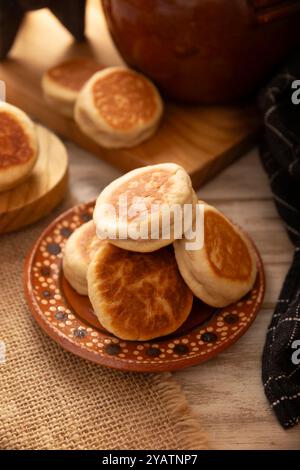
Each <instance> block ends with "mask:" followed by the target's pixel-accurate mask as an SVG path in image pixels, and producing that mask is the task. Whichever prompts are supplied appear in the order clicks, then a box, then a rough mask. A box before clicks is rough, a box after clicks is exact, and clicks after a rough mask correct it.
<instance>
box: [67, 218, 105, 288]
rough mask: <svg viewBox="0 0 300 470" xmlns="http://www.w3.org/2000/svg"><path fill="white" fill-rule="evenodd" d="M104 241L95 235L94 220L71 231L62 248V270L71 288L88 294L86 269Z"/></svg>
mask: <svg viewBox="0 0 300 470" xmlns="http://www.w3.org/2000/svg"><path fill="white" fill-rule="evenodd" d="M103 243H104V241H103V240H100V239H99V238H98V237H96V229H95V225H94V222H93V221H92V220H91V221H89V222H86V223H85V224H83V225H81V226H80V227H79V228H78V229H76V230H75V232H73V233H72V235H71V236H70V238H69V239H68V241H67V243H66V245H65V248H64V257H63V272H64V276H65V278H66V279H67V281H68V282H69V284H71V286H72V287H73V289H75V290H76V292H78V293H79V294H81V295H87V294H88V287H87V270H88V266H89V264H90V261H91V259H92V257H93V256H94V254H95V253H96V252H97V250H98V248H99V247H100V246H101V244H103Z"/></svg>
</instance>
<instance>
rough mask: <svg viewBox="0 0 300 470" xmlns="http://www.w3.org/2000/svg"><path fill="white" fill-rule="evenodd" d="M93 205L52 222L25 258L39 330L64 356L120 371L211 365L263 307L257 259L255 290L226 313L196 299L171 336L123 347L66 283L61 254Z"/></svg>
mask: <svg viewBox="0 0 300 470" xmlns="http://www.w3.org/2000/svg"><path fill="white" fill-rule="evenodd" d="M93 208H94V203H88V204H83V205H80V206H76V207H74V208H72V209H71V210H69V211H67V212H64V213H63V214H62V215H61V216H59V217H58V218H57V219H55V220H54V221H53V222H52V223H51V224H50V225H49V226H48V227H47V228H46V230H45V231H44V232H43V233H42V234H41V236H40V237H39V239H38V240H37V242H36V243H35V245H34V247H33V248H32V250H31V252H30V253H29V255H28V257H27V260H26V265H25V275H24V286H25V295H26V298H27V302H28V304H29V307H30V310H31V313H32V314H33V316H34V318H35V319H36V320H37V322H38V324H39V325H40V326H41V328H42V329H43V330H44V331H45V332H46V333H47V334H48V335H49V336H50V337H51V338H52V339H54V341H56V342H57V343H59V344H60V345H61V346H62V347H64V348H65V349H67V350H68V351H70V352H72V353H74V354H76V355H78V356H80V357H83V358H85V359H88V360H90V361H93V362H96V363H98V364H101V365H104V366H108V367H113V368H116V369H121V370H129V371H138V372H161V371H167V370H168V371H169V370H176V369H181V368H184V367H189V366H192V365H195V364H199V363H201V362H204V361H206V360H207V359H210V358H211V357H213V356H216V355H217V354H219V353H220V352H221V351H224V349H227V348H228V347H230V346H231V345H232V344H233V343H234V342H235V341H236V340H237V339H238V338H240V337H241V336H242V335H243V334H244V333H245V332H246V331H247V329H248V328H249V326H250V325H251V323H252V322H253V321H254V319H255V317H256V315H257V313H258V311H259V309H260V307H261V304H262V301H263V297H264V291H265V278H264V270H263V265H262V261H261V258H260V256H259V254H258V252H257V250H256V248H255V251H256V256H257V265H258V274H257V278H256V281H255V284H254V286H253V289H252V290H251V291H250V292H249V293H248V294H247V295H246V296H245V297H244V298H243V299H241V300H240V301H239V302H237V303H235V304H232V305H230V306H229V307H226V308H220V309H216V308H213V307H209V306H208V305H206V304H204V303H203V302H201V301H199V300H198V299H194V304H193V308H192V312H191V314H190V315H189V318H188V319H187V321H186V322H185V323H184V325H182V326H181V327H180V328H179V329H178V330H177V331H176V332H175V333H173V334H172V335H170V336H167V337H164V338H158V339H155V340H152V341H123V340H120V339H118V338H116V337H115V336H113V335H112V334H110V333H108V332H107V331H105V329H104V328H103V327H102V326H101V325H100V323H99V322H98V320H97V318H96V316H95V314H94V312H93V309H92V306H91V304H90V302H89V299H88V297H85V296H81V295H79V294H77V293H76V292H75V291H74V290H73V289H72V287H71V286H70V285H69V284H68V282H67V281H66V280H65V279H64V276H63V272H62V256H63V248H64V244H65V242H66V240H67V238H68V237H69V236H70V234H71V233H72V232H73V231H74V230H75V229H76V228H77V227H79V226H80V225H81V224H83V223H84V222H87V221H88V220H90V219H91V217H92V213H93Z"/></svg>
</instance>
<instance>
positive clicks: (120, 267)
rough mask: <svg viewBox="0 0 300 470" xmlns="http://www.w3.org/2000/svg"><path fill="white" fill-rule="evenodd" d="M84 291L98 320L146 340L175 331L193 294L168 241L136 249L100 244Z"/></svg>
mask: <svg viewBox="0 0 300 470" xmlns="http://www.w3.org/2000/svg"><path fill="white" fill-rule="evenodd" d="M87 277H88V293H89V298H90V301H91V303H92V306H93V308H94V312H95V314H96V315H97V317H98V319H99V321H100V323H101V325H103V326H104V327H105V328H106V329H107V330H108V331H110V332H111V333H112V334H114V335H115V336H117V337H119V338H122V339H126V340H135V341H145V340H150V339H153V338H157V337H160V336H165V335H168V334H170V333H173V332H174V331H176V330H177V329H178V328H179V327H180V326H181V325H182V324H183V322H184V321H185V320H186V319H187V317H188V315H189V313H190V311H191V308H192V303H193V294H192V292H191V291H190V289H189V288H188V287H187V285H186V284H185V282H184V281H183V279H182V277H181V275H180V273H179V270H178V267H177V264H176V260H175V256H174V252H173V249H172V247H167V248H162V249H161V250H158V251H155V252H154V253H135V252H132V251H127V250H122V249H121V248H118V247H116V246H114V245H111V244H110V243H106V244H103V245H102V246H101V247H100V248H99V250H98V251H97V253H96V255H95V256H94V257H93V260H92V261H91V263H90V265H89V268H88V276H87Z"/></svg>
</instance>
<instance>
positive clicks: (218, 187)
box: [68, 144, 300, 450]
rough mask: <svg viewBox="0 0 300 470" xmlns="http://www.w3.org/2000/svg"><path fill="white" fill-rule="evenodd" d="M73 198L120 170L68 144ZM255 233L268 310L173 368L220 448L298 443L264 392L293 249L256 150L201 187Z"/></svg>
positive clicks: (298, 435) (90, 194) (90, 192)
mask: <svg viewBox="0 0 300 470" xmlns="http://www.w3.org/2000/svg"><path fill="white" fill-rule="evenodd" d="M68 150H69V153H70V179H71V192H70V201H71V203H72V204H77V203H79V202H84V201H88V200H90V199H92V198H95V197H96V196H97V195H98V193H99V192H100V191H101V189H103V187H105V186H106V185H107V184H108V183H109V182H111V181H112V180H113V179H115V178H116V177H118V176H120V172H119V171H118V170H116V169H115V168H113V167H112V166H110V165H108V164H107V163H105V162H102V163H101V164H99V162H97V161H96V160H95V159H94V158H93V157H92V156H91V155H90V154H89V153H87V152H85V151H83V150H81V149H79V148H77V147H76V146H75V145H74V144H68ZM198 194H199V196H200V197H201V198H203V199H205V200H206V201H207V202H209V203H211V204H215V205H216V206H217V207H218V208H220V209H222V210H223V211H224V212H226V214H227V215H228V216H229V217H232V219H234V220H235V221H236V222H237V223H239V224H240V225H241V226H242V227H244V228H245V229H246V230H247V231H249V233H250V235H251V237H253V239H254V241H255V243H256V244H257V246H258V248H259V250H260V253H261V255H262V258H263V260H264V263H265V269H266V286H267V291H266V296H265V302H264V309H263V310H262V311H261V312H260V313H259V314H258V317H257V319H256V320H255V322H254V323H253V325H252V326H251V328H250V329H249V331H248V332H247V333H246V334H245V335H244V336H243V337H242V338H241V339H240V340H239V341H238V342H237V343H236V344H235V345H233V346H232V347H231V348H230V349H228V350H227V351H225V352H224V353H222V354H220V355H219V356H217V357H216V358H214V359H212V360H210V361H208V362H207V363H204V364H201V365H199V366H195V367H191V368H189V369H186V370H183V371H179V372H176V373H174V376H175V377H176V379H177V380H178V381H179V382H180V384H181V385H182V387H183V389H184V391H185V392H186V395H187V398H188V400H189V403H190V405H191V407H192V409H193V411H194V412H195V414H196V416H198V418H199V423H200V425H201V427H202V429H203V431H204V432H205V433H207V436H208V438H209V441H210V444H211V446H212V447H214V448H216V449H297V450H300V426H296V427H295V428H294V429H291V430H289V431H284V430H283V429H282V428H281V427H280V425H279V424H278V422H277V420H276V418H275V416H274V414H273V412H272V411H271V410H270V408H269V405H268V402H267V400H266V398H265V395H264V391H263V387H262V383H261V353H262V349H263V346H264V341H265V335H266V331H267V327H268V324H269V322H270V319H271V315H272V309H273V308H274V306H275V303H276V299H277V297H278V294H279V290H280V288H281V285H282V282H283V280H284V277H285V275H286V272H287V270H288V267H289V264H290V261H291V259H292V255H293V248H292V245H291V243H290V241H289V239H288V237H287V235H286V232H285V229H284V226H283V224H282V222H281V220H280V219H279V217H278V215H277V213H276V210H275V208H274V204H273V201H272V196H271V193H270V190H269V184H268V181H267V178H266V176H265V174H264V171H263V170H262V168H261V164H260V162H259V159H258V155H257V151H256V150H253V151H251V152H250V153H248V154H247V155H245V156H244V157H243V158H241V159H240V160H239V161H237V162H235V163H234V164H233V165H231V166H229V167H228V168H227V169H226V170H224V171H223V172H222V173H221V174H220V175H218V176H217V177H216V178H214V180H213V181H211V182H209V183H208V184H206V185H205V186H203V188H201V190H200V191H199V192H198Z"/></svg>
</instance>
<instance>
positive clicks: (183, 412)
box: [153, 372, 211, 450]
mask: <svg viewBox="0 0 300 470" xmlns="http://www.w3.org/2000/svg"><path fill="white" fill-rule="evenodd" d="M153 381H154V383H155V385H156V387H157V389H158V390H160V391H161V392H162V394H163V396H164V398H165V399H166V407H167V409H168V412H169V414H170V416H171V417H172V419H173V422H174V429H175V431H176V434H177V435H178V439H179V441H180V442H181V449H182V450H192V449H194V450H208V449H210V448H211V447H210V445H209V442H208V439H207V436H206V435H205V434H204V433H203V432H202V431H201V430H200V425H199V421H198V419H197V418H196V417H195V415H194V413H193V412H192V409H191V407H190V405H189V403H188V401H187V398H186V395H185V393H184V391H183V390H182V387H181V386H180V385H179V383H178V382H177V381H176V379H175V378H174V377H173V376H172V374H171V373H169V372H164V373H162V374H157V375H154V377H153Z"/></svg>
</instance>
